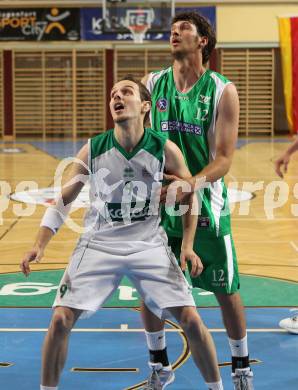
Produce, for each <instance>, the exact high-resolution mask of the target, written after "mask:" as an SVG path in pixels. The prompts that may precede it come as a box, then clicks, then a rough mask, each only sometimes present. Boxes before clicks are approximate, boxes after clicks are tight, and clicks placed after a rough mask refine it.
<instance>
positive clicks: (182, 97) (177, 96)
mask: <svg viewBox="0 0 298 390" xmlns="http://www.w3.org/2000/svg"><path fill="white" fill-rule="evenodd" d="M175 99H178V100H189V97H188V96H180V95H176V96H175Z"/></svg>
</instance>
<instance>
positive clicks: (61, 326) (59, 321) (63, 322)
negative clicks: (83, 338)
mask: <svg viewBox="0 0 298 390" xmlns="http://www.w3.org/2000/svg"><path fill="white" fill-rule="evenodd" d="M72 326H73V318H72V316H70V315H69V314H68V313H67V312H64V311H59V312H55V313H54V315H53V318H52V322H51V331H52V332H53V333H55V334H66V333H69V332H70V331H71V329H72Z"/></svg>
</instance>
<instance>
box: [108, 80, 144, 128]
mask: <svg viewBox="0 0 298 390" xmlns="http://www.w3.org/2000/svg"><path fill="white" fill-rule="evenodd" d="M141 109H142V102H141V97H140V90H139V86H138V85H137V84H136V83H134V82H133V81H130V80H122V81H119V82H118V83H116V84H115V85H114V87H113V88H112V91H111V100H110V110H111V114H112V117H113V120H114V122H115V123H119V122H123V121H127V120H128V119H132V118H136V117H138V116H140V115H141Z"/></svg>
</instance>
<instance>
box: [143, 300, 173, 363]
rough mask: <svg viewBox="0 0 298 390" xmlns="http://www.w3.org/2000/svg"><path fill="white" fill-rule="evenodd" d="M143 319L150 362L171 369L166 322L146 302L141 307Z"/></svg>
mask: <svg viewBox="0 0 298 390" xmlns="http://www.w3.org/2000/svg"><path fill="white" fill-rule="evenodd" d="M141 317H142V321H143V324H144V327H145V335H146V340H147V346H148V350H149V362H150V363H161V364H162V365H163V367H168V368H170V364H169V360H168V355H167V347H166V335H165V330H164V321H163V320H161V319H160V318H158V317H157V316H156V315H155V314H153V313H152V312H151V311H150V310H149V309H148V308H147V306H146V305H145V304H144V302H142V305H141Z"/></svg>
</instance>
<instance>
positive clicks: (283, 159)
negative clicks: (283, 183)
mask: <svg viewBox="0 0 298 390" xmlns="http://www.w3.org/2000/svg"><path fill="white" fill-rule="evenodd" d="M297 150H298V138H297V139H296V140H295V142H294V143H292V145H290V147H289V148H288V149H287V150H286V151H285V152H284V153H283V154H282V155H281V156H280V157H279V158H278V159H277V160H276V161H275V163H274V168H275V172H276V173H277V174H278V176H279V177H281V178H283V177H284V174H285V173H287V171H288V165H289V162H290V159H291V155H292V154H293V153H295V152H296V151H297Z"/></svg>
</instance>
